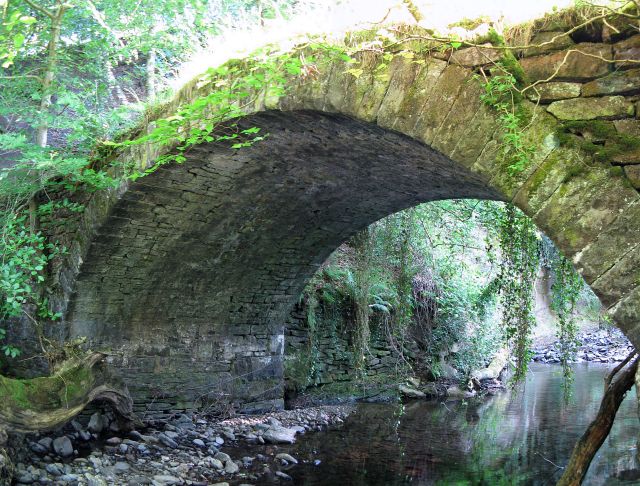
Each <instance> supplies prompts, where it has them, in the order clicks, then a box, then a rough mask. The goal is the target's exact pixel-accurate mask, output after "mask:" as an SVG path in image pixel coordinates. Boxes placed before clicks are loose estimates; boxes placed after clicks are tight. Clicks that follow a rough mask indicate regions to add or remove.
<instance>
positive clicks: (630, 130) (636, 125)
mask: <svg viewBox="0 0 640 486" xmlns="http://www.w3.org/2000/svg"><path fill="white" fill-rule="evenodd" d="M613 125H614V126H615V127H616V130H617V131H618V133H622V134H624V135H631V136H632V137H639V138H640V121H639V120H615V121H614V122H613Z"/></svg>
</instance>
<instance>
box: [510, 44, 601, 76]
mask: <svg viewBox="0 0 640 486" xmlns="http://www.w3.org/2000/svg"><path fill="white" fill-rule="evenodd" d="M593 56H597V57H593ZM598 57H602V58H603V59H598ZM608 59H612V52H611V46H609V45H605V44H592V43H588V42H585V43H582V44H577V45H576V46H574V47H572V48H571V49H565V50H563V51H558V52H554V53H553V54H546V55H542V56H534V57H527V58H524V59H522V60H521V61H520V65H521V66H522V69H524V72H525V74H526V75H527V78H528V80H529V81H531V82H534V81H539V80H542V79H548V78H550V77H552V76H554V75H555V79H554V80H555V81H566V80H572V81H582V80H588V79H593V78H597V77H600V76H604V75H605V74H607V73H608V72H609V63H608V62H607V61H606V60H608ZM556 70H557V74H556Z"/></svg>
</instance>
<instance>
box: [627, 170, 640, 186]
mask: <svg viewBox="0 0 640 486" xmlns="http://www.w3.org/2000/svg"><path fill="white" fill-rule="evenodd" d="M624 173H625V174H626V176H627V178H628V179H629V181H630V182H631V184H632V185H633V187H635V188H636V189H640V165H627V166H625V167H624Z"/></svg>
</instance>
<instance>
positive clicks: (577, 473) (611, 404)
mask: <svg viewBox="0 0 640 486" xmlns="http://www.w3.org/2000/svg"><path fill="white" fill-rule="evenodd" d="M634 356H635V351H634V352H633V353H631V354H630V355H629V356H628V357H627V358H626V359H625V360H624V361H623V362H622V363H620V365H618V366H617V367H616V368H615V369H614V370H613V371H612V372H611V374H609V376H608V377H607V379H606V380H605V390H604V396H603V397H602V401H601V402H600V409H599V410H598V414H597V415H596V418H594V419H593V421H592V422H591V423H590V424H589V427H587V430H586V431H585V432H584V434H582V437H580V440H578V443H577V444H576V445H575V447H574V448H573V452H572V453H571V458H570V459H569V463H568V464H567V466H566V467H565V469H564V473H563V474H562V477H561V478H560V480H559V481H558V483H557V484H556V486H578V485H579V484H581V483H582V481H583V480H584V477H585V475H586V474H587V471H588V469H589V465H590V464H591V461H592V460H593V457H594V456H595V455H596V452H598V449H600V446H602V444H603V443H604V441H605V439H606V438H607V436H608V435H609V432H610V431H611V427H612V426H613V421H614V419H615V417H616V412H617V411H618V408H619V407H620V404H621V403H622V400H624V397H625V394H626V393H627V391H629V390H630V389H631V387H632V386H633V384H634V379H635V375H636V371H637V369H638V359H639V358H637V357H636V358H635V359H633V361H632V362H631V365H629V366H628V367H626V368H625V366H626V365H627V364H628V363H629V361H631V359H632V358H633V357H634ZM616 375H618V376H616ZM614 379H615V381H614Z"/></svg>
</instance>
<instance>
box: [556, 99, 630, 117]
mask: <svg viewBox="0 0 640 486" xmlns="http://www.w3.org/2000/svg"><path fill="white" fill-rule="evenodd" d="M547 111H548V112H549V113H551V114H552V115H555V116H556V118H559V119H560V120H595V119H596V118H614V117H621V116H633V112H634V108H633V104H632V103H631V102H629V101H627V100H626V99H625V98H624V96H605V97H603V98H575V99H572V100H561V101H555V102H553V103H551V104H550V105H549V107H548V108H547Z"/></svg>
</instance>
